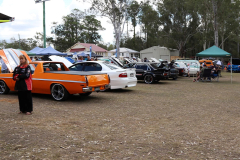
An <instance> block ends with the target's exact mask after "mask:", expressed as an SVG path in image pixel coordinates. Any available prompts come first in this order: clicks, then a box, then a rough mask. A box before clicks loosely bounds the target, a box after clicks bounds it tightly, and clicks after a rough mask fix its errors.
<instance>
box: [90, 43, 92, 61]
mask: <svg viewBox="0 0 240 160" xmlns="http://www.w3.org/2000/svg"><path fill="white" fill-rule="evenodd" d="M89 56H90V58H91V57H92V46H90V54H89Z"/></svg>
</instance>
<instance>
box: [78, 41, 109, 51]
mask: <svg viewBox="0 0 240 160" xmlns="http://www.w3.org/2000/svg"><path fill="white" fill-rule="evenodd" d="M80 44H81V45H83V46H84V47H86V48H90V46H92V51H95V52H107V50H106V49H103V48H101V47H99V46H97V45H95V44H92V43H80Z"/></svg>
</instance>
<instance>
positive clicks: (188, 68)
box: [187, 64, 190, 78]
mask: <svg viewBox="0 0 240 160" xmlns="http://www.w3.org/2000/svg"><path fill="white" fill-rule="evenodd" d="M187 71H188V78H190V64H188V66H187Z"/></svg>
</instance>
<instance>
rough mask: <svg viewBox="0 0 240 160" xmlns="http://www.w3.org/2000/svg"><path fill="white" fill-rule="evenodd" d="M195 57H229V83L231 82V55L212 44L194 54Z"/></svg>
mask: <svg viewBox="0 0 240 160" xmlns="http://www.w3.org/2000/svg"><path fill="white" fill-rule="evenodd" d="M196 57H231V83H232V55H231V54H230V53H228V52H226V51H224V50H222V49H220V48H218V47H217V46H212V47H210V48H208V49H206V50H205V51H202V52H200V53H198V54H196Z"/></svg>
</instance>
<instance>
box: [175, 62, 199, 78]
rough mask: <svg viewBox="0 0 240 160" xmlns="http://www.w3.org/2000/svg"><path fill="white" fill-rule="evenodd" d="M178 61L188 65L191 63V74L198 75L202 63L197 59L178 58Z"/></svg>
mask: <svg viewBox="0 0 240 160" xmlns="http://www.w3.org/2000/svg"><path fill="white" fill-rule="evenodd" d="M176 62H183V63H184V64H185V65H186V66H187V65H188V64H189V65H190V71H189V74H190V75H196V74H197V72H198V71H200V63H199V62H198V61H197V60H176Z"/></svg>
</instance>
